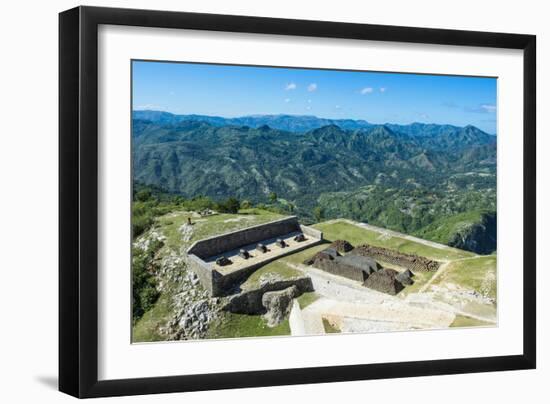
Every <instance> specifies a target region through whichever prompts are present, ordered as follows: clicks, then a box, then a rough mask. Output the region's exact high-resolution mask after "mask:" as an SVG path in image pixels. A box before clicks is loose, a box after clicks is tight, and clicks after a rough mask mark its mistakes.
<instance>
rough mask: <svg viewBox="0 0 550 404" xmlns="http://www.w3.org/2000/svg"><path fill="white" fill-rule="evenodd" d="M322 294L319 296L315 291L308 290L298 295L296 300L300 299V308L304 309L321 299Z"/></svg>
mask: <svg viewBox="0 0 550 404" xmlns="http://www.w3.org/2000/svg"><path fill="white" fill-rule="evenodd" d="M320 297H321V296H319V295H318V294H317V293H315V292H306V293H303V294H302V295H301V296H300V297H298V298H297V299H296V300H297V301H298V304H299V305H300V308H301V309H302V310H303V309H305V308H306V307H307V306H309V305H310V304H311V303H313V302H314V301H316V300H317V299H319V298H320Z"/></svg>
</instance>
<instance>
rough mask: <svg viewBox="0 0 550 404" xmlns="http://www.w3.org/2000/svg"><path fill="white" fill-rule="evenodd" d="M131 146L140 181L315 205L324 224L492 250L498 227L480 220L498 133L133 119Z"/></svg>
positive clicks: (278, 118)
mask: <svg viewBox="0 0 550 404" xmlns="http://www.w3.org/2000/svg"><path fill="white" fill-rule="evenodd" d="M132 139H133V169H134V181H136V182H138V183H140V184H146V185H155V186H159V187H161V188H162V189H164V190H166V191H168V192H171V193H176V194H180V195H182V196H184V197H187V198H191V197H194V196H198V195H206V196H209V197H211V198H213V199H215V200H220V199H223V198H227V197H229V196H234V197H237V198H239V199H240V200H248V201H250V202H252V203H253V204H257V203H266V201H268V197H269V195H270V193H272V192H275V193H276V194H277V195H278V197H279V201H278V202H277V203H278V204H280V205H281V207H282V208H288V209H289V211H293V212H294V213H297V214H298V215H300V216H301V217H302V218H303V219H304V220H306V221H307V220H313V213H312V212H313V210H314V208H317V209H319V210H320V211H322V212H323V216H324V218H332V217H349V218H350V219H354V220H361V221H365V222H371V223H374V224H379V225H383V226H385V227H389V228H394V229H396V230H400V231H405V232H408V233H412V234H422V235H423V236H424V237H427V238H430V236H431V238H432V239H437V241H442V242H446V243H449V242H450V241H451V240H450V238H452V239H453V240H454V241H453V243H454V245H456V246H460V247H462V248H467V247H470V248H469V249H474V248H477V249H478V250H480V251H481V250H483V252H486V251H491V250H492V249H494V244H495V241H494V238H495V236H496V227H495V228H493V229H488V227H491V226H488V225H487V223H488V221H489V222H491V218H492V217H493V215H494V212H495V211H496V137H495V136H493V135H489V134H487V133H485V132H483V131H481V130H480V129H478V128H476V127H474V126H466V127H463V128H461V127H456V126H452V125H436V124H421V123H414V124H411V125H397V124H385V125H375V124H371V123H369V122H366V121H356V120H347V119H344V120H331V119H323V118H317V117H314V116H292V115H262V116H249V117H241V118H221V117H210V116H200V115H174V114H170V113H166V112H161V111H134V112H133V133H132ZM487 215H489V216H487ZM488 217H489V219H488ZM442 220H443V223H441V224H440V225H439V226H436V227H434V223H437V222H438V221H442ZM466 222H467V223H466ZM480 223H485V224H483V225H482V226H484V227H483V229H480V228H479V225H480ZM491 223H493V222H491ZM461 226H462V227H461ZM472 226H478V227H476V229H475V231H472V230H471V227H472ZM444 227H452V228H449V229H447V230H446V231H444V232H442V230H441V229H442V228H444ZM467 228H469V229H470V230H466V229H467ZM464 231H466V233H464ZM468 231H469V232H470V233H468ZM460 232H462V233H460ZM493 232H494V233H495V234H493ZM463 233H464V234H463ZM474 233H475V235H476V240H473V241H472V240H470V239H468V234H474ZM489 233H490V234H489ZM461 243H462V244H461ZM469 243H470V245H468V244H469ZM474 244H475V245H476V246H473V245H474ZM481 245H482V248H481V247H480V246H481Z"/></svg>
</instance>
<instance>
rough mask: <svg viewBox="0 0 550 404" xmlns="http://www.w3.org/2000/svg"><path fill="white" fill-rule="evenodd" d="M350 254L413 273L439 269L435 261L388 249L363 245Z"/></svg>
mask: <svg viewBox="0 0 550 404" xmlns="http://www.w3.org/2000/svg"><path fill="white" fill-rule="evenodd" d="M350 254H357V255H363V256H366V257H373V258H374V259H378V260H380V261H384V262H387V263H390V264H395V265H399V266H401V267H405V268H407V269H410V270H413V271H420V272H435V271H437V269H438V268H439V262H437V261H433V260H430V259H428V258H425V257H420V256H418V255H415V254H405V253H400V252H397V251H395V250H390V249H388V248H383V247H374V246H371V245H369V244H363V245H360V246H358V247H356V248H354V249H353V251H352V252H350Z"/></svg>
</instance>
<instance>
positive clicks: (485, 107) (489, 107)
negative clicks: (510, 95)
mask: <svg viewBox="0 0 550 404" xmlns="http://www.w3.org/2000/svg"><path fill="white" fill-rule="evenodd" d="M480 107H481V109H483V110H485V111H487V112H496V110H497V106H496V105H491V104H483V105H481V106H480Z"/></svg>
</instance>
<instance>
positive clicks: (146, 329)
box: [132, 292, 170, 342]
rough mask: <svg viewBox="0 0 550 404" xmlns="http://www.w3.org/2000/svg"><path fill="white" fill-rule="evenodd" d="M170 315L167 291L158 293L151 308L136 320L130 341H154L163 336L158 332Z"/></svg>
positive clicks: (159, 339) (160, 339)
mask: <svg viewBox="0 0 550 404" xmlns="http://www.w3.org/2000/svg"><path fill="white" fill-rule="evenodd" d="M169 315H170V298H169V297H168V293H166V292H165V293H163V294H161V295H160V297H159V299H158V300H157V302H156V303H155V305H154V306H153V308H152V309H151V310H149V311H147V312H145V314H144V315H143V316H142V317H141V318H140V319H139V320H138V321H137V322H136V324H135V325H134V327H133V329H132V342H154V341H162V340H164V339H165V338H164V337H163V336H161V335H160V334H159V333H158V328H159V327H160V326H162V325H164V323H165V321H166V319H167V318H168V316H169Z"/></svg>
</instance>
